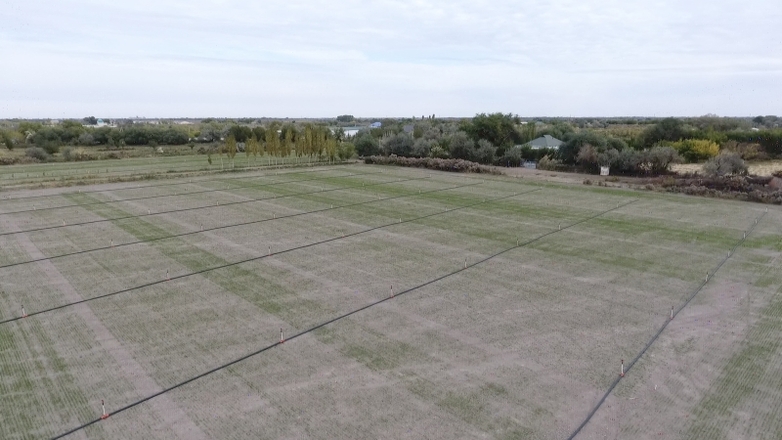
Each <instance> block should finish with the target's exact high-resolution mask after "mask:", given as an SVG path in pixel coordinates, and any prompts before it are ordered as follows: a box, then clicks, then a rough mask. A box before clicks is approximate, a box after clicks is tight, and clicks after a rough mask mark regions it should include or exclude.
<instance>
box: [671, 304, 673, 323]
mask: <svg viewBox="0 0 782 440" xmlns="http://www.w3.org/2000/svg"><path fill="white" fill-rule="evenodd" d="M671 321H673V306H671Z"/></svg>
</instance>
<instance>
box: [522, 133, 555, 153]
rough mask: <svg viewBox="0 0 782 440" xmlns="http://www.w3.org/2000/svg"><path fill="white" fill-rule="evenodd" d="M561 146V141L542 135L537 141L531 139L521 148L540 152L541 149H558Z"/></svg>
mask: <svg viewBox="0 0 782 440" xmlns="http://www.w3.org/2000/svg"><path fill="white" fill-rule="evenodd" d="M562 144H564V142H562V141H561V140H559V139H557V138H555V137H552V136H549V135H544V136H541V137H539V138H537V139H533V140H531V141H529V142H527V143H526V144H524V145H522V146H523V147H530V148H532V149H533V150H540V149H542V148H559V147H560V146H561V145H562Z"/></svg>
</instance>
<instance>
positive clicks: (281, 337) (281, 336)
mask: <svg viewBox="0 0 782 440" xmlns="http://www.w3.org/2000/svg"><path fill="white" fill-rule="evenodd" d="M283 342H285V336H283V334H282V328H280V344H282V343H283Z"/></svg>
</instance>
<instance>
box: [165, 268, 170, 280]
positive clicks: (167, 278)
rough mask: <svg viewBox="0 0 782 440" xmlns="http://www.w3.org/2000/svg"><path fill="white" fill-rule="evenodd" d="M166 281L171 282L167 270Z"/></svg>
mask: <svg viewBox="0 0 782 440" xmlns="http://www.w3.org/2000/svg"><path fill="white" fill-rule="evenodd" d="M166 281H171V277H170V276H169V275H168V269H166Z"/></svg>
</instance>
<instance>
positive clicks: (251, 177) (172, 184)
mask: <svg viewBox="0 0 782 440" xmlns="http://www.w3.org/2000/svg"><path fill="white" fill-rule="evenodd" d="M319 171H327V170H319ZM319 171H311V172H310V173H314V172H319ZM328 171H332V170H328ZM288 174H308V173H288ZM374 174H379V173H358V174H355V173H354V174H350V175H349V176H354V175H374ZM262 177H267V176H250V177H247V176H245V177H238V178H232V179H210V180H202V181H197V182H179V183H171V184H170V185H166V186H169V187H171V186H178V185H192V184H198V183H203V182H225V181H226V180H239V179H242V180H246V179H257V178H262ZM337 177H346V176H328V177H322V178H317V179H315V180H320V179H324V180H325V179H329V178H337ZM307 180H313V179H302V180H293V181H289V182H272V183H267V184H251V183H249V182H248V185H251V187H265V186H272V185H281V184H283V183H295V182H306V181H307ZM238 184H239V185H241V183H238ZM141 188H148V187H138V188H125V189H141ZM245 188H247V187H245ZM122 190H123V189H117V190H101V191H90V192H75V193H74V192H68V193H62V194H57V195H58V196H61V195H73V194H89V193H103V192H112V191H122ZM219 191H225V189H224V188H212V189H206V190H199V191H192V192H186V193H182V194H181V195H192V194H205V193H212V192H219ZM179 195H180V194H158V195H154V196H144V197H130V198H127V199H121V200H105V201H104V200H101V201H95V202H88V203H72V204H70V205H58V206H45V207H42V208H35V207H33V208H32V209H20V210H19V211H8V212H0V216H1V215H9V214H22V213H26V212H38V211H54V210H57V209H65V208H80V207H82V206H90V205H108V204H112V203H122V202H133V201H138V200H151V199H160V198H164V197H178V196H179ZM47 197H48V196H47Z"/></svg>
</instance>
